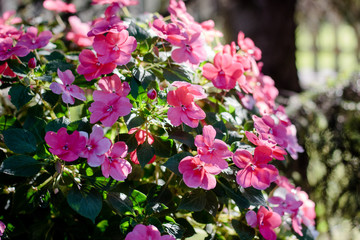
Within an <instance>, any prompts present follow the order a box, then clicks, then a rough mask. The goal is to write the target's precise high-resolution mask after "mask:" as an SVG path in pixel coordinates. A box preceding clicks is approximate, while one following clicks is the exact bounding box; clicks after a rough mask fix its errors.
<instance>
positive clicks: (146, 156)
mask: <svg viewBox="0 0 360 240" xmlns="http://www.w3.org/2000/svg"><path fill="white" fill-rule="evenodd" d="M136 154H137V157H138V160H139V163H140V165H141V167H142V168H143V167H145V165H146V164H147V163H148V162H150V160H151V159H152V157H153V156H154V154H155V151H154V149H153V147H152V146H151V145H150V144H149V143H148V142H147V141H145V142H144V143H143V144H141V145H139V146H138V147H137V148H136Z"/></svg>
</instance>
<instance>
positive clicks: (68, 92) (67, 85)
mask: <svg viewBox="0 0 360 240" xmlns="http://www.w3.org/2000/svg"><path fill="white" fill-rule="evenodd" d="M57 74H58V76H59V78H60V82H61V83H57V82H53V83H51V85H50V89H51V91H53V93H55V94H61V98H62V100H63V102H64V103H69V104H71V105H72V104H74V103H75V99H74V98H77V99H79V100H81V101H85V100H86V97H85V95H84V91H83V90H82V89H81V88H79V87H78V86H76V85H72V83H73V82H74V80H75V77H74V75H73V74H72V72H71V71H70V70H66V71H65V72H61V71H60V69H59V68H58V70H57Z"/></svg>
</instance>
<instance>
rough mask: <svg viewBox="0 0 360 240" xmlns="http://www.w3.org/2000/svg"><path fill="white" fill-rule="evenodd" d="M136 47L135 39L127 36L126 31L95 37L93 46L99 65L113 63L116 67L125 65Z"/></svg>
mask: <svg viewBox="0 0 360 240" xmlns="http://www.w3.org/2000/svg"><path fill="white" fill-rule="evenodd" d="M136 46H137V42H136V39H135V38H134V37H132V36H129V32H128V31H127V30H122V31H120V32H118V33H112V32H109V33H108V34H106V36H104V35H97V36H96V37H95V39H94V44H93V47H94V50H95V51H96V52H97V54H98V56H99V61H100V62H101V63H109V62H114V63H116V64H117V65H125V64H127V63H128V62H129V61H130V59H131V53H132V52H133V51H134V50H135V49H136Z"/></svg>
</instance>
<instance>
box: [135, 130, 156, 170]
mask: <svg viewBox="0 0 360 240" xmlns="http://www.w3.org/2000/svg"><path fill="white" fill-rule="evenodd" d="M128 133H129V134H133V133H135V138H136V141H137V144H138V145H141V144H143V143H144V142H145V141H146V138H147V142H148V143H149V144H150V145H151V144H153V143H154V137H153V136H152V135H151V134H150V133H149V132H147V131H145V130H142V129H139V128H132V129H130V130H129V132H128ZM130 159H131V161H132V162H133V163H135V164H140V163H139V160H138V158H137V153H136V150H134V151H132V152H131V153H130ZM155 159H156V156H155V155H154V156H153V157H152V158H151V160H150V161H149V162H148V164H150V163H153V162H154V161H155Z"/></svg>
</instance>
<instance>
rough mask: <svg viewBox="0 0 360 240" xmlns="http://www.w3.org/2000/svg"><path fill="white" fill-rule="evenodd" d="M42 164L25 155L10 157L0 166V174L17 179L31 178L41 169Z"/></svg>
mask: <svg viewBox="0 0 360 240" xmlns="http://www.w3.org/2000/svg"><path fill="white" fill-rule="evenodd" d="M41 166H42V163H41V162H39V161H36V160H35V159H34V158H32V157H29V156H26V155H15V156H11V157H9V158H7V159H5V161H4V162H3V163H2V164H1V166H0V172H2V173H6V174H8V175H13V176H19V177H31V176H34V175H36V174H37V173H38V172H39V171H40V169H41Z"/></svg>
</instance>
